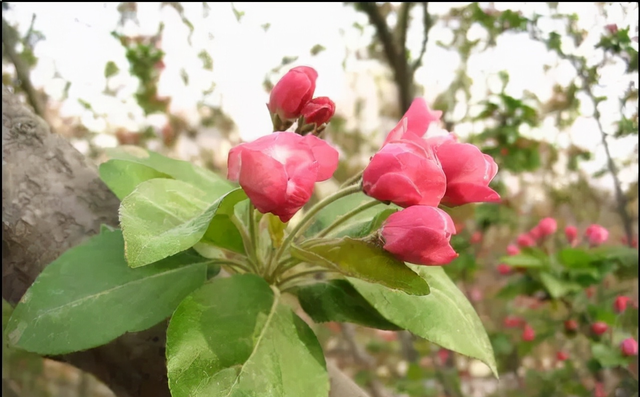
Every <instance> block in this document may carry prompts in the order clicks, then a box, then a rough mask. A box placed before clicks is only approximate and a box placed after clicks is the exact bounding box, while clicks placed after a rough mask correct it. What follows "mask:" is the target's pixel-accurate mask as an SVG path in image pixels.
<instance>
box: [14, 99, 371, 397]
mask: <svg viewBox="0 0 640 397" xmlns="http://www.w3.org/2000/svg"><path fill="white" fill-rule="evenodd" d="M118 206H119V201H118V199H117V198H116V197H115V195H113V193H112V192H111V191H110V190H109V189H108V188H107V187H106V185H105V184H104V183H103V182H102V181H101V180H100V178H99V177H98V173H97V172H96V169H95V167H94V166H93V165H92V164H90V163H89V162H88V161H86V159H85V158H84V157H83V156H82V154H81V153H79V152H78V151H77V150H76V149H75V148H74V147H73V146H72V145H71V144H70V143H69V142H68V141H66V140H65V139H64V138H62V137H60V136H58V135H55V134H52V133H51V132H50V129H49V127H48V126H47V124H46V123H45V122H44V121H43V120H42V119H41V118H40V117H38V116H36V115H34V113H33V112H32V111H31V110H29V109H28V108H26V107H25V106H24V105H23V104H22V103H21V102H20V101H19V99H18V98H17V97H16V96H14V95H12V94H11V93H10V92H9V90H8V89H7V88H5V87H4V86H3V87H2V297H3V298H4V299H6V300H7V301H8V302H10V303H12V304H15V303H16V302H17V301H18V300H19V299H20V298H21V297H22V296H23V295H24V293H25V291H26V290H27V288H29V286H30V285H31V284H32V283H33V281H34V280H35V278H36V277H37V276H38V274H40V272H41V271H42V269H43V268H44V267H45V266H46V265H47V264H49V263H51V262H52V261H54V260H55V259H56V258H57V257H58V256H60V255H61V254H62V253H63V252H65V251H66V250H67V249H69V248H71V247H73V246H75V245H77V244H79V243H81V242H83V241H84V240H85V239H86V238H88V237H90V236H92V235H94V234H97V233H98V232H99V231H100V225H101V224H107V225H110V226H118ZM166 327H167V322H166V321H163V322H162V323H160V324H158V325H156V326H155V327H153V328H151V329H149V330H146V331H143V332H136V333H128V334H125V335H123V336H121V337H119V338H118V339H116V340H114V341H113V342H111V343H109V344H107V345H104V346H100V347H97V348H94V349H90V350H86V351H82V352H77V353H73V354H67V355H63V356H59V357H52V358H54V359H57V360H61V361H65V362H67V363H69V364H71V365H74V366H75V367H77V368H79V369H81V370H83V371H86V372H89V373H91V374H93V375H94V376H96V377H97V378H98V379H100V380H101V381H102V382H104V383H105V384H106V385H107V386H108V387H109V388H111V390H112V391H113V392H114V393H115V394H116V395H117V396H119V397H163V396H170V393H169V388H168V383H167V374H166V365H165V348H164V346H165V331H166ZM329 373H330V376H331V385H332V392H331V394H330V395H331V396H332V397H347V396H356V395H357V396H362V397H367V395H366V393H364V392H362V391H361V389H360V388H359V387H358V386H357V385H355V384H354V383H353V382H352V381H351V380H350V379H349V378H347V377H346V376H345V375H344V374H343V373H342V372H340V370H339V369H337V368H335V367H333V366H329ZM356 390H357V391H360V392H361V393H359V394H356V392H355V391H356Z"/></svg>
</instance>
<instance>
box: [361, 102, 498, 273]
mask: <svg viewBox="0 0 640 397" xmlns="http://www.w3.org/2000/svg"><path fill="white" fill-rule="evenodd" d="M441 113H442V112H440V111H434V110H431V109H429V107H428V106H427V103H426V102H425V101H424V99H422V98H418V99H415V100H414V101H413V103H412V104H411V107H410V108H409V110H408V111H407V112H406V113H405V115H404V116H403V117H402V119H401V120H400V122H399V123H398V124H397V125H396V126H395V128H394V129H393V130H391V132H390V133H389V135H388V136H387V138H386V140H385V142H384V144H383V146H382V148H381V149H380V150H379V151H378V153H376V154H375V155H374V156H373V158H372V159H371V162H370V163H369V165H368V166H367V167H366V168H365V170H364V173H363V176H362V189H363V191H364V192H365V193H366V194H367V195H369V196H371V197H373V198H376V199H378V200H380V201H385V202H391V203H394V204H396V205H398V206H400V207H403V208H404V209H403V210H401V211H399V212H396V213H394V214H392V215H391V216H389V218H388V219H387V221H386V222H385V223H384V224H383V226H382V229H381V236H382V238H383V240H384V242H385V244H384V248H385V249H386V250H387V251H389V252H391V253H393V254H394V255H395V256H396V257H397V258H399V259H401V260H404V261H407V262H412V263H417V264H422V265H444V264H447V263H449V262H450V261H451V260H453V259H454V258H455V257H456V256H457V253H456V252H455V251H454V250H453V248H452V247H451V245H450V244H449V242H450V239H451V235H453V234H455V233H456V228H455V226H454V223H453V220H452V219H451V217H450V216H449V214H447V213H446V212H445V211H443V210H441V209H440V208H438V206H439V205H440V204H442V205H445V206H449V207H452V206H458V205H463V204H467V203H476V202H497V201H499V200H500V196H499V195H498V193H496V192H495V191H494V190H493V189H491V188H490V187H489V182H491V180H492V179H493V177H494V176H495V175H496V173H497V171H498V166H497V165H496V163H495V162H494V161H493V159H492V158H491V157H490V156H488V155H486V154H483V153H482V152H481V151H480V149H478V148H477V147H476V146H473V145H471V144H468V143H459V142H458V141H457V139H456V138H455V136H454V135H453V134H451V133H450V132H447V131H445V130H443V129H441V128H440V127H439V126H438V122H439V120H440V116H441Z"/></svg>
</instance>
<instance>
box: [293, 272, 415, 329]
mask: <svg viewBox="0 0 640 397" xmlns="http://www.w3.org/2000/svg"><path fill="white" fill-rule="evenodd" d="M296 295H298V300H299V301H300V305H301V306H302V309H304V311H305V312H306V313H307V314H308V315H309V316H310V317H311V318H312V319H313V321H315V322H316V323H324V322H327V321H337V322H348V323H354V324H360V325H364V326H365V327H371V328H377V329H386V330H400V329H402V328H400V327H398V326H397V325H395V324H393V323H391V322H389V321H388V320H387V319H386V318H384V317H382V316H381V315H380V313H378V311H377V310H376V309H374V307H373V306H371V304H370V303H369V302H367V301H366V300H365V299H364V298H363V297H362V295H360V294H359V293H358V291H356V290H355V288H353V286H352V285H351V284H349V282H348V281H346V280H331V281H328V282H323V283H316V284H312V285H309V286H305V287H301V288H298V289H297V290H296Z"/></svg>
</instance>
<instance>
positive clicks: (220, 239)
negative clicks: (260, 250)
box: [201, 188, 248, 254]
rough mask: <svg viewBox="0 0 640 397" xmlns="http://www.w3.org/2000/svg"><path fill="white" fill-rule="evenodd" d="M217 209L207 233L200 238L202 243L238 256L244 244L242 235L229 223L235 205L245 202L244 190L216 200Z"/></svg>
mask: <svg viewBox="0 0 640 397" xmlns="http://www.w3.org/2000/svg"><path fill="white" fill-rule="evenodd" d="M218 201H219V202H220V203H219V205H218V208H217V210H216V212H215V215H214V216H213V219H211V222H209V227H208V228H207V231H206V232H205V233H204V236H202V240H201V241H202V242H204V243H208V244H213V245H215V246H217V247H220V248H225V249H228V250H231V251H234V252H237V253H240V254H244V253H245V250H244V243H243V241H242V235H241V234H240V231H238V228H237V227H236V225H235V224H234V223H233V222H232V221H231V217H233V216H235V213H234V212H235V207H236V204H238V203H240V202H242V201H248V200H247V194H246V193H245V192H244V190H242V189H240V188H238V189H236V190H232V191H231V192H229V193H227V194H226V195H224V196H223V197H221V198H220V199H219V200H218Z"/></svg>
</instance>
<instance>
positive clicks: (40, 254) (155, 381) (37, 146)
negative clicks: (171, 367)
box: [2, 87, 169, 397]
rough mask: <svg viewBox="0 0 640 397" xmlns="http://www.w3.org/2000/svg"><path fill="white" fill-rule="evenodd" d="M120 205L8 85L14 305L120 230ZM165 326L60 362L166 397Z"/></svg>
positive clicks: (6, 219) (8, 268) (6, 252)
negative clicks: (108, 232) (38, 281)
mask: <svg viewBox="0 0 640 397" xmlns="http://www.w3.org/2000/svg"><path fill="white" fill-rule="evenodd" d="M118 205H119V202H118V199H117V198H116V197H115V196H114V195H113V193H111V191H109V189H108V188H107V187H106V186H105V185H104V184H103V183H102V181H100V179H99V177H98V174H97V172H96V170H95V167H93V166H92V165H91V164H89V163H87V161H86V160H85V158H84V156H82V154H80V153H79V152H78V151H77V150H76V149H75V148H74V147H73V146H71V144H70V143H69V142H68V141H66V140H65V139H64V138H62V137H60V136H58V135H55V134H51V133H50V131H49V127H48V126H47V125H46V123H45V122H44V121H43V120H42V119H41V118H39V117H38V116H36V115H34V114H33V112H32V111H31V110H29V109H27V108H26V107H25V106H24V105H22V104H21V103H20V101H19V100H18V98H17V97H16V96H14V95H12V94H11V93H10V92H9V91H8V90H7V89H6V88H5V87H3V88H2V297H3V298H4V299H6V300H7V301H9V302H11V303H13V304H15V303H16V302H17V301H18V300H19V299H20V298H21V297H22V295H23V294H24V292H25V291H26V290H27V288H28V287H29V286H30V285H31V283H33V281H34V280H35V278H36V277H37V276H38V274H40V272H41V271H42V269H43V268H44V267H45V266H46V265H47V264H48V263H50V262H52V261H53V260H55V259H56V258H57V257H58V256H59V255H60V254H62V253H63V252H64V251H66V250H67V249H68V248H70V247H72V246H75V245H77V244H79V243H81V242H82V241H84V240H85V239H86V238H87V237H89V236H91V235H94V234H96V233H98V232H99V230H100V224H103V223H104V224H107V225H111V226H117V225H118ZM164 329H165V325H164V324H161V325H159V326H156V327H154V328H153V329H151V330H148V331H145V332H141V333H135V334H127V335H124V336H122V337H120V338H118V339H117V340H115V341H113V342H112V343H110V344H108V345H106V346H102V347H99V348H96V349H91V350H88V351H83V352H79V353H74V354H69V355H65V356H63V357H55V358H56V359H61V360H63V361H66V362H68V363H70V364H72V365H74V366H76V367H78V368H80V369H82V370H84V371H87V372H90V373H92V374H94V375H95V376H96V377H97V378H99V379H100V380H102V381H103V382H104V383H105V384H106V385H108V386H109V387H110V388H111V389H112V390H113V391H114V393H116V394H117V395H118V396H122V397H142V396H149V397H152V396H153V397H162V396H168V395H169V391H168V389H167V386H166V385H167V382H166V370H165V366H164V363H165V361H164V360H165V358H164V348H163V346H164Z"/></svg>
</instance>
